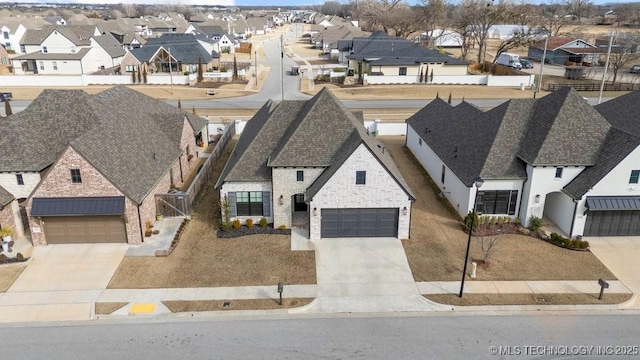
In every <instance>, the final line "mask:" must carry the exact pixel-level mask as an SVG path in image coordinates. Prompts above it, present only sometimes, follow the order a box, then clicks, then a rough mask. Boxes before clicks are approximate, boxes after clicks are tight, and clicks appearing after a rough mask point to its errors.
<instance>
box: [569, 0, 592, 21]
mask: <svg viewBox="0 0 640 360" xmlns="http://www.w3.org/2000/svg"><path fill="white" fill-rule="evenodd" d="M566 7H567V9H568V11H569V13H570V14H571V16H572V17H573V18H574V19H576V20H580V19H582V18H583V17H588V16H589V15H591V12H592V11H593V3H592V2H591V0H566Z"/></svg>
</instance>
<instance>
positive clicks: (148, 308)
mask: <svg viewBox="0 0 640 360" xmlns="http://www.w3.org/2000/svg"><path fill="white" fill-rule="evenodd" d="M154 312H156V304H131V307H130V308H129V314H153V313H154Z"/></svg>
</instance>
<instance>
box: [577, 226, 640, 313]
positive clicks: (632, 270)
mask: <svg viewBox="0 0 640 360" xmlns="http://www.w3.org/2000/svg"><path fill="white" fill-rule="evenodd" d="M585 240H587V241H589V247H590V249H591V252H592V253H593V254H594V255H595V256H596V257H597V258H598V259H599V260H600V261H601V262H602V263H603V264H604V265H605V266H606V267H607V268H609V270H611V272H612V273H613V274H614V275H615V276H616V277H617V278H618V280H620V281H622V283H623V284H624V285H626V286H627V287H628V288H629V289H630V290H631V291H632V292H633V294H634V296H633V297H632V298H631V300H630V301H629V302H628V303H627V305H628V307H629V308H633V309H640V298H638V294H640V271H638V267H637V266H638V259H640V237H637V236H636V237H633V236H629V237H623V236H611V237H589V238H585Z"/></svg>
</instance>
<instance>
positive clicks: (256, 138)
mask: <svg viewBox="0 0 640 360" xmlns="http://www.w3.org/2000/svg"><path fill="white" fill-rule="evenodd" d="M360 144H364V145H365V146H367V147H368V148H369V149H370V151H371V152H372V153H373V154H374V156H375V157H376V158H377V159H378V160H379V161H380V163H381V164H382V166H383V167H385V168H386V169H387V170H388V171H389V174H390V175H391V176H392V177H393V178H394V179H395V180H396V181H397V182H398V184H400V186H401V187H402V188H403V189H404V190H405V191H406V192H407V194H408V195H409V196H410V197H413V194H412V192H411V189H410V188H409V186H408V185H407V184H406V182H405V181H404V179H403V178H402V175H401V174H400V172H399V170H398V169H397V167H396V166H395V164H394V163H393V160H391V157H390V156H389V154H388V152H386V153H384V152H383V151H382V149H383V146H382V145H381V144H380V143H379V142H377V140H376V139H374V138H373V137H372V136H370V135H369V134H367V132H366V129H365V128H364V126H363V125H362V121H361V120H360V119H358V118H357V117H356V116H354V114H353V113H352V112H351V111H349V110H348V109H347V108H346V107H344V105H343V104H342V102H340V100H338V99H337V98H336V97H335V96H334V95H333V94H332V93H331V92H330V91H329V90H328V89H326V88H324V89H322V90H321V91H320V92H319V93H318V94H317V95H316V96H314V97H313V98H312V99H310V100H307V101H283V102H281V103H279V104H278V105H277V106H275V107H273V104H272V103H271V102H267V103H266V104H265V105H264V106H263V107H262V108H261V109H260V110H259V111H258V112H257V113H256V115H255V116H254V117H253V118H252V119H251V120H250V121H249V122H248V123H247V126H246V127H245V128H244V130H243V132H242V136H240V139H239V140H238V144H236V147H235V148H234V150H233V152H232V153H231V157H230V159H229V161H228V162H227V165H226V166H225V168H224V170H223V172H222V175H221V176H220V179H219V180H218V182H217V184H216V187H217V188H219V187H220V186H222V184H223V183H224V182H228V181H239V182H241V181H270V180H271V169H269V167H292V166H293V167H304V166H319V167H325V168H326V169H325V171H324V172H323V173H322V174H321V175H320V176H319V177H318V179H316V181H315V182H314V183H313V184H312V186H310V187H309V189H308V190H307V196H308V197H309V196H311V197H312V196H313V195H314V194H315V193H316V192H317V191H318V190H319V189H320V188H322V186H323V185H324V183H325V182H326V181H327V180H328V179H330V178H331V176H332V175H333V173H335V171H336V170H337V169H338V168H339V167H340V165H341V164H342V163H343V162H344V161H345V160H346V159H347V158H349V156H350V155H351V153H353V151H354V150H355V149H356V148H357V147H358V146H359V145H360ZM378 145H380V146H378Z"/></svg>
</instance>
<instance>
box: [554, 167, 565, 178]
mask: <svg viewBox="0 0 640 360" xmlns="http://www.w3.org/2000/svg"><path fill="white" fill-rule="evenodd" d="M563 172H564V168H561V167H557V168H556V174H555V178H556V179H562V173H563Z"/></svg>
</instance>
